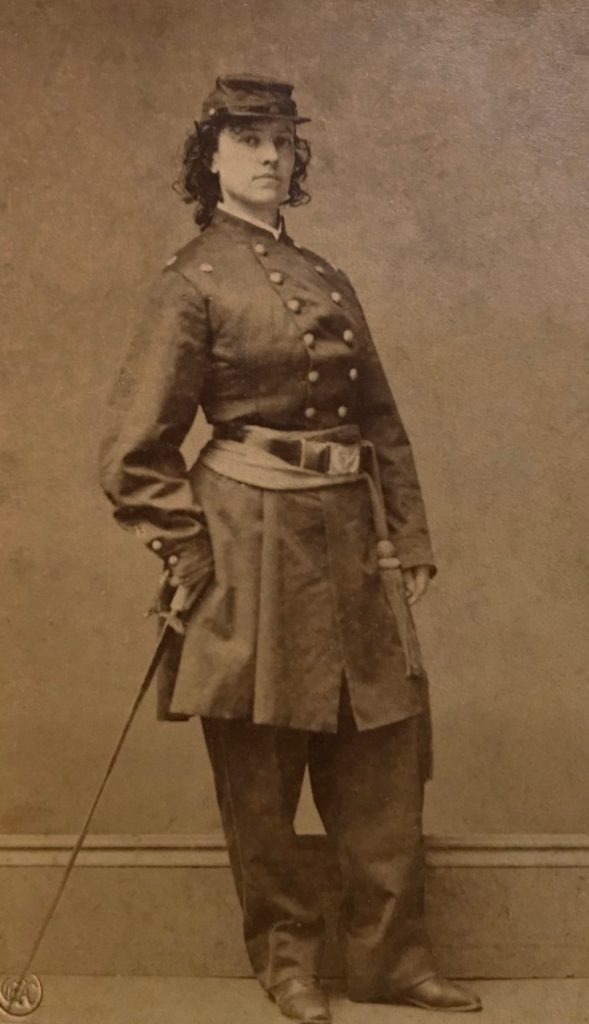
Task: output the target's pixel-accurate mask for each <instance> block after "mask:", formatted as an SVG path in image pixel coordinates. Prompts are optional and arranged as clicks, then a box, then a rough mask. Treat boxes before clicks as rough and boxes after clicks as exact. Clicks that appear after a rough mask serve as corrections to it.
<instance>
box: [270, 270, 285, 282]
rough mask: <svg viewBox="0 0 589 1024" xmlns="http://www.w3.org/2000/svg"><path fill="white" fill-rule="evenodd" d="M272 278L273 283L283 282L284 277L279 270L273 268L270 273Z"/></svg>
mask: <svg viewBox="0 0 589 1024" xmlns="http://www.w3.org/2000/svg"><path fill="white" fill-rule="evenodd" d="M270 280H271V281H272V284H282V282H283V281H284V277H283V276H282V274H281V273H280V271H279V270H273V271H272V273H271V274H270Z"/></svg>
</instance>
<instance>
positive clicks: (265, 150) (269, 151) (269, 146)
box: [259, 142, 278, 164]
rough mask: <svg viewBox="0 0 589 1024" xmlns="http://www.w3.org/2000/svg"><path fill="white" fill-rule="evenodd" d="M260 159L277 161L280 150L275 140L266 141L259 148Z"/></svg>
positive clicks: (270, 161)
mask: <svg viewBox="0 0 589 1024" xmlns="http://www.w3.org/2000/svg"><path fill="white" fill-rule="evenodd" d="M259 156H260V159H261V160H262V161H263V162H264V163H265V164H267V163H276V161H277V160H278V150H277V149H276V146H275V145H274V143H273V142H266V143H264V145H263V146H261V147H260V150H259Z"/></svg>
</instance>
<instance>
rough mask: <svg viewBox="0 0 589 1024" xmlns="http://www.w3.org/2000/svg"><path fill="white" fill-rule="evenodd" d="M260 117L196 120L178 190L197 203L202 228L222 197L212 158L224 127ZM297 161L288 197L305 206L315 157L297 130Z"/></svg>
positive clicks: (242, 125) (185, 199) (186, 199)
mask: <svg viewBox="0 0 589 1024" xmlns="http://www.w3.org/2000/svg"><path fill="white" fill-rule="evenodd" d="M255 120H256V118H252V119H251V122H250V121H249V119H248V120H247V121H246V120H245V119H243V118H240V119H239V122H237V121H236V120H234V119H232V118H230V117H221V118H219V117H217V118H214V119H212V120H210V121H195V122H194V131H193V132H191V133H190V135H188V137H187V139H186V142H185V143H184V150H183V154H182V167H181V171H180V175H179V177H178V180H177V181H176V182H175V183H174V190H175V191H176V192H177V193H178V194H179V195H180V197H181V199H182V200H183V202H185V203H196V209H195V211H194V220H195V221H196V223H197V224H198V226H199V227H200V228H206V227H207V226H208V224H210V222H211V217H212V216H213V212H214V210H215V207H216V205H217V203H218V202H219V201H220V199H221V194H220V191H219V183H218V180H217V175H216V174H213V172H212V171H211V169H210V168H211V162H212V159H213V156H214V154H215V152H216V149H217V142H218V139H219V134H220V132H221V131H222V130H223V128H226V127H228V126H229V125H230V126H231V127H237V126H239V127H240V128H246V127H248V126H249V124H250V123H253V122H255ZM294 141H295V163H294V170H293V173H292V178H291V181H290V188H289V192H288V199H286V200H285V201H284V202H285V204H286V205H288V206H301V205H302V204H303V203H308V202H309V200H310V198H311V196H310V195H309V193H308V192H307V191H305V189H304V188H303V187H302V182H303V181H305V179H306V177H307V167H308V165H309V161H310V159H311V146H310V145H309V143H308V142H307V140H306V139H301V138H300V137H299V136H298V135H297V133H296V131H295V140H294Z"/></svg>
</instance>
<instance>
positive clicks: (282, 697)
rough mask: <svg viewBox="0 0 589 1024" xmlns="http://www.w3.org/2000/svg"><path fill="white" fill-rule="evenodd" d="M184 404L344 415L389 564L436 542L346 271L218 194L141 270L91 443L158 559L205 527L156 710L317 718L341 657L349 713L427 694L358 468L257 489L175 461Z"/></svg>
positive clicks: (383, 719)
mask: <svg viewBox="0 0 589 1024" xmlns="http://www.w3.org/2000/svg"><path fill="white" fill-rule="evenodd" d="M199 405H200V406H201V407H202V409H203V410H204V413H205V416H206V418H207V420H208V421H209V422H210V423H212V424H213V425H215V426H223V425H228V424H229V425H239V424H256V425H261V426H265V427H270V428H274V429H277V430H285V431H301V430H306V431H308V430H313V431H314V430H324V429H326V428H332V427H336V426H338V425H343V424H357V425H358V426H359V428H360V430H361V433H362V436H363V437H364V438H366V439H367V440H369V441H371V442H372V443H373V445H374V447H375V451H376V454H377V459H378V463H379V467H380V474H381V479H382V487H383V492H384V499H385V505H386V512H387V520H388V526H389V530H390V534H391V538H392V539H393V541H394V544H395V547H396V550H397V554H398V556H399V558H400V560H401V564H402V566H403V567H410V566H415V565H419V564H429V565H431V566H433V561H434V559H433V554H432V550H431V546H430V541H429V536H428V530H427V525H426V518H425V513H424V507H423V502H422V497H421V493H420V488H419V483H418V479H417V474H416V470H415V466H414V461H413V457H412V452H411V448H410V444H409V441H408V438H407V434H406V432H405V430H404V427H403V424H402V422H401V419H400V417H399V413H398V411H397V407H396V404H395V401H394V399H393V396H392V393H391V389H390V387H389V385H388V383H387V380H386V377H385V374H384V372H383V369H382V366H381V363H380V360H379V357H378V354H377V352H376V349H375V347H374V343H373V341H372V338H371V335H370V331H369V329H368V326H367V324H366V321H365V318H364V315H363V312H362V309H361V306H360V304H359V302H358V299H357V297H356V295H355V293H354V290H353V288H352V286H351V284H350V282H349V280H348V279H347V277H346V276H345V275H344V274H343V273H342V272H341V271H339V270H336V269H334V267H333V266H331V264H329V263H328V262H327V261H326V260H324V259H322V258H321V257H320V256H318V255H316V254H315V253H313V252H311V251H309V250H308V249H305V248H302V247H300V246H298V245H297V244H296V243H294V242H293V241H292V239H291V238H290V237H289V236H288V234H287V233H286V231H285V230H284V229H283V230H282V233H281V234H280V236H279V237H275V236H274V235H273V234H272V233H271V232H269V231H267V230H265V229H264V227H263V226H258V225H256V224H253V223H251V222H249V221H246V220H242V219H241V218H238V217H235V216H233V215H231V214H229V213H226V212H224V211H222V210H218V209H217V210H216V211H215V214H214V216H213V220H212V222H211V224H210V225H209V227H207V228H206V229H205V230H203V231H202V233H201V234H200V235H199V236H198V237H196V238H195V239H194V240H192V241H191V242H189V243H188V245H186V246H185V247H184V248H183V249H182V250H181V251H180V252H179V253H178V254H177V255H176V257H175V258H174V259H173V260H172V261H170V263H169V265H168V266H167V267H166V268H165V269H164V270H163V271H162V273H161V275H160V277H159V280H158V281H157V283H156V284H155V285H154V287H153V288H152V290H151V294H150V296H149V303H148V309H147V312H146V316H145V318H144V320H143V323H142V324H141V326H140V329H139V331H138V332H137V336H136V338H135V342H134V344H133V345H132V348H131V351H130V353H129V355H128V357H127V359H126V361H125V363H124V365H123V369H122V372H121V374H120V377H119V380H118V383H117V385H116V387H115V390H114V393H113V399H112V413H113V414H112V420H111V423H110V427H109V429H108V433H107V436H106V437H105V438H104V441H103V444H102V447H101V479H102V485H103V487H104V489H105V491H106V493H107V495H108V496H109V498H110V499H111V501H112V502H113V503H114V505H115V516H116V518H117V520H118V521H119V522H120V523H121V524H122V525H123V526H125V527H127V528H128V529H131V530H133V531H134V532H135V533H137V534H138V535H139V537H140V538H142V539H143V540H144V542H145V543H146V544H147V545H148V546H149V547H150V548H151V549H152V550H153V551H156V552H157V553H158V554H159V555H160V556H161V557H162V558H163V559H164V561H166V562H167V561H168V559H169V558H170V556H174V555H176V556H178V555H182V554H184V555H185V554H186V552H189V553H191V554H193V555H194V556H195V557H196V558H200V557H202V558H203V559H206V558H208V557H209V555H210V551H211V545H212V553H213V558H214V567H215V569H214V578H212V579H211V581H210V584H209V585H208V587H207V588H206V590H205V592H204V595H203V597H202V598H201V600H200V601H199V602H198V603H197V605H196V606H195V608H194V609H193V611H192V613H191V615H190V618H189V621H188V623H187V627H186V633H185V636H184V638H183V642H182V645H181V648H180V647H179V648H178V649H177V651H176V653H175V656H174V658H173V659H172V663H171V664H170V665H169V666H168V667H169V668H170V670H171V671H172V673H173V675H174V677H175V678H174V684H175V685H174V687H173V694H172V696H171V704H170V711H171V712H172V713H173V714H174V715H179V716H191V715H195V714H199V715H207V716H213V717H226V718H231V717H237V718H249V719H251V720H253V721H254V722H255V723H260V724H272V725H280V726H290V727H293V728H299V729H307V730H310V731H326V732H330V731H334V730H335V729H336V727H337V714H338V706H339V700H340V691H341V685H342V676H343V674H345V677H346V680H347V686H348V691H349V696H350V701H351V706H352V710H353V714H354V717H355V720H356V724H357V727H358V728H359V729H361V730H362V729H370V728H374V727H377V726H381V725H385V724H389V723H392V722H395V721H399V720H401V719H403V718H405V717H408V716H410V715H413V714H416V713H418V712H420V711H423V710H425V708H426V701H427V697H426V693H425V690H424V686H423V683H422V682H421V681H420V680H419V679H416V678H407V676H406V673H405V664H404V657H403V653H402V649H401V646H400V641H399V635H398V632H397V629H396V624H395V619H394V616H393V614H392V611H391V609H390V607H389V605H388V603H387V600H386V596H385V594H384V590H383V587H382V584H381V581H380V577H379V573H378V567H377V559H376V544H375V533H374V525H373V521H372V507H371V501H370V496H369V493H368V488H367V486H366V484H365V482H363V481H353V482H350V483H349V484H344V485H338V486H337V487H326V488H321V489H315V490H308V491H300V490H299V491H287V490H284V491H267V490H262V489H261V488H257V487H252V486H249V485H246V484H243V483H238V482H236V481H234V480H231V479H228V478H227V477H223V476H220V475H219V474H217V473H215V472H213V471H212V470H210V469H207V468H204V467H203V466H201V465H199V464H198V462H197V463H196V465H195V466H194V467H191V468H187V466H186V463H185V461H184V458H183V456H182V453H181V445H182V443H183V441H184V439H185V437H186V435H187V433H188V430H189V429H190V426H191V424H192V423H193V420H194V417H195V415H196V412H197V410H198V408H199Z"/></svg>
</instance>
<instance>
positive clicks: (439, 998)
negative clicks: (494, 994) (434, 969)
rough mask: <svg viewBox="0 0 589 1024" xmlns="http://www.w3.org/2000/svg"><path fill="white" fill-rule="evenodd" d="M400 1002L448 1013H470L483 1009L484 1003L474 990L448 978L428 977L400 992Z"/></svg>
mask: <svg viewBox="0 0 589 1024" xmlns="http://www.w3.org/2000/svg"><path fill="white" fill-rule="evenodd" d="M398 1002H400V1003H405V1004H407V1005H409V1006H418V1007H419V1008H420V1009H422V1010H438V1011H442V1012H444V1011H445V1012H446V1013H469V1012H476V1011H477V1010H482V1003H481V1000H480V999H479V997H478V996H477V995H476V994H475V993H474V992H469V990H468V989H467V988H464V986H463V985H458V984H456V982H454V981H449V980H448V979H447V978H441V977H439V976H437V975H436V976H435V977H432V978H426V979H425V981H421V982H420V983H419V984H418V985H414V986H413V987H412V988H410V989H406V990H405V991H404V992H402V993H400V995H399V997H398Z"/></svg>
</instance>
